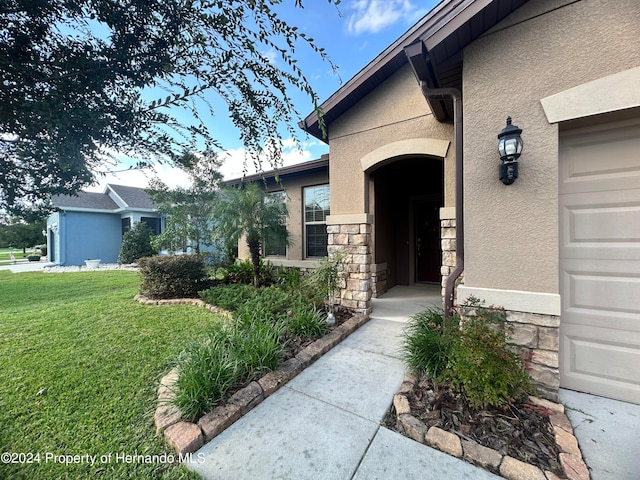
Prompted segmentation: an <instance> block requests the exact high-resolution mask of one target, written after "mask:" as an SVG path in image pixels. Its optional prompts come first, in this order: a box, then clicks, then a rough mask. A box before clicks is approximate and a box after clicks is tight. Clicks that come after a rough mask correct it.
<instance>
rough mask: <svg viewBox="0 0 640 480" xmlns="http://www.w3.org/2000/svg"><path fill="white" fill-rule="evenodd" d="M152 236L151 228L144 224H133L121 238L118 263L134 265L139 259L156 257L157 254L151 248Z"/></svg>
mask: <svg viewBox="0 0 640 480" xmlns="http://www.w3.org/2000/svg"><path fill="white" fill-rule="evenodd" d="M152 235H153V232H152V231H151V228H150V227H149V225H147V224H146V223H145V222H138V223H136V224H134V225H133V228H132V229H131V230H129V231H128V232H127V233H125V234H124V236H123V237H122V245H121V246H120V254H119V255H118V262H119V263H134V262H137V261H138V259H140V258H143V257H150V256H152V255H156V254H157V253H158V252H156V251H155V250H154V249H153V247H152V246H151V236H152Z"/></svg>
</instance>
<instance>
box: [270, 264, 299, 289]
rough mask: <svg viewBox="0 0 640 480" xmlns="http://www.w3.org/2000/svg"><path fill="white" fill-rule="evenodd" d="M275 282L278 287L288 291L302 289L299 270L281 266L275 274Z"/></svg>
mask: <svg viewBox="0 0 640 480" xmlns="http://www.w3.org/2000/svg"><path fill="white" fill-rule="evenodd" d="M275 280H276V283H277V284H278V285H281V286H282V287H284V288H286V289H289V290H300V288H301V287H302V275H301V274H300V269H299V268H295V267H282V266H281V267H280V268H278V269H277V270H276V272H275Z"/></svg>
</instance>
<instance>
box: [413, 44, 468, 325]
mask: <svg viewBox="0 0 640 480" xmlns="http://www.w3.org/2000/svg"><path fill="white" fill-rule="evenodd" d="M404 51H405V55H406V56H407V58H408V60H409V63H410V65H411V68H412V69H413V73H414V75H415V76H416V78H417V79H418V82H419V84H420V90H421V91H422V94H423V95H424V96H425V98H426V99H427V101H429V102H430V103H431V101H432V100H448V99H452V100H453V127H454V128H453V135H454V146H455V166H456V182H455V185H456V266H455V268H454V269H453V271H452V272H451V273H450V274H449V276H448V277H447V281H446V282H445V289H444V315H445V317H449V316H450V315H451V314H452V313H453V293H454V288H455V284H456V280H458V278H460V275H461V274H462V272H463V271H464V208H463V188H464V185H463V161H462V160H463V153H462V94H461V92H460V90H458V89H457V88H430V87H429V83H428V81H431V82H430V83H431V84H432V85H435V81H433V79H434V74H433V71H432V69H431V65H430V64H429V58H428V52H427V51H426V49H425V47H424V44H423V43H422V41H417V42H415V43H412V44H410V45H407V46H406V47H405V48H404ZM432 111H433V112H434V117H435V118H436V119H437V120H438V121H444V120H445V118H444V117H445V113H444V110H443V109H440V108H437V109H434V108H433V107H432Z"/></svg>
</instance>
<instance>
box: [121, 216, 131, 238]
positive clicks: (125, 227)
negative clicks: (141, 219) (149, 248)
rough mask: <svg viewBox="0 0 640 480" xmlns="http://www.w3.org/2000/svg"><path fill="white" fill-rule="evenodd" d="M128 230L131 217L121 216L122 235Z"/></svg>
mask: <svg viewBox="0 0 640 480" xmlns="http://www.w3.org/2000/svg"><path fill="white" fill-rule="evenodd" d="M129 230H131V218H130V217H127V218H123V219H122V235H124V234H125V233H127V232H128V231H129Z"/></svg>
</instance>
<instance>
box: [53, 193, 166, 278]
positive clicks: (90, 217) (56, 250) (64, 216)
mask: <svg viewBox="0 0 640 480" xmlns="http://www.w3.org/2000/svg"><path fill="white" fill-rule="evenodd" d="M52 202H53V205H54V207H55V208H56V209H57V211H56V212H54V213H53V214H51V216H49V219H48V220H47V249H48V253H49V261H50V262H52V263H55V264H58V265H84V261H85V260H88V259H100V260H101V261H102V262H103V263H115V262H117V261H118V254H119V252H120V246H121V244H122V236H123V235H124V234H125V233H126V232H128V231H129V230H130V229H131V228H132V227H133V225H134V224H135V223H137V222H141V221H142V222H145V223H147V225H149V227H151V230H152V231H153V232H154V233H155V234H159V233H161V231H162V228H163V219H162V218H161V215H159V214H158V212H157V211H156V209H155V207H154V205H153V204H152V203H151V200H150V198H149V196H148V195H147V193H146V192H145V190H144V189H142V188H136V187H125V186H122V185H111V184H108V185H107V186H106V187H105V189H104V192H102V193H97V192H80V193H79V194H78V195H77V196H72V195H58V196H54V197H53V199H52Z"/></svg>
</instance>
